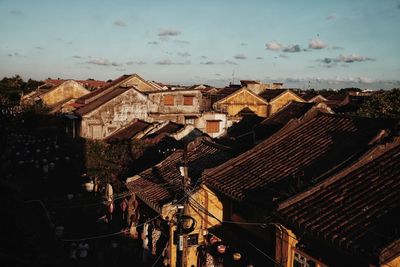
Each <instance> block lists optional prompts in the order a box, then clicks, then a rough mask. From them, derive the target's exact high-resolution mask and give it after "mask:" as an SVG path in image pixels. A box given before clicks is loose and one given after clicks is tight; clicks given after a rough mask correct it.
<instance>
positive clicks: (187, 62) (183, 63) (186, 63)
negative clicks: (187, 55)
mask: <svg viewBox="0 0 400 267" xmlns="http://www.w3.org/2000/svg"><path fill="white" fill-rule="evenodd" d="M190 63H191V62H190V61H185V62H173V61H172V60H170V59H164V60H159V61H157V62H156V64H157V65H190Z"/></svg>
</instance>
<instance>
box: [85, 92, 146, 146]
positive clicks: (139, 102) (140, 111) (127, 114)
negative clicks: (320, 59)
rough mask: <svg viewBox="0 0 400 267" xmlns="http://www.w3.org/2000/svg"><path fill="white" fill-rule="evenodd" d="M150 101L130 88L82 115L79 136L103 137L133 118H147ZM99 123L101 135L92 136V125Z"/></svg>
mask: <svg viewBox="0 0 400 267" xmlns="http://www.w3.org/2000/svg"><path fill="white" fill-rule="evenodd" d="M149 106H151V103H149V101H148V100H147V98H146V97H145V96H143V95H141V94H140V93H138V92H137V91H135V90H133V89H131V90H128V91H126V92H124V93H123V94H121V95H119V96H117V97H115V98H114V99H112V100H110V101H109V102H107V103H105V104H104V105H102V106H101V107H99V108H98V109H96V110H94V111H92V112H90V113H89V114H86V115H84V116H83V118H82V121H81V136H82V137H84V138H94V139H103V138H105V137H107V136H108V135H110V134H111V133H112V132H115V131H116V130H118V129H120V128H121V127H123V126H125V125H127V124H128V123H130V122H131V121H132V120H133V119H136V118H137V119H140V120H145V121H146V120H147V118H148V110H149ZM94 125H101V127H102V129H101V132H102V134H101V137H93V126H94Z"/></svg>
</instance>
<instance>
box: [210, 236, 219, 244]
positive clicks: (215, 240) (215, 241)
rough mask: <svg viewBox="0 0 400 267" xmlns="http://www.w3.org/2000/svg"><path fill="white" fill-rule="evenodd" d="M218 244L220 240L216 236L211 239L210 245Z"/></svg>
mask: <svg viewBox="0 0 400 267" xmlns="http://www.w3.org/2000/svg"><path fill="white" fill-rule="evenodd" d="M217 242H218V238H217V237H216V236H212V237H211V238H210V243H211V245H213V244H215V243H217Z"/></svg>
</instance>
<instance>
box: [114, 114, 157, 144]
mask: <svg viewBox="0 0 400 267" xmlns="http://www.w3.org/2000/svg"><path fill="white" fill-rule="evenodd" d="M150 125H152V124H151V123H148V122H145V121H141V120H138V119H134V120H133V121H132V122H131V123H130V124H129V125H127V126H126V127H124V128H122V129H120V130H118V131H116V132H115V133H113V134H111V135H110V136H108V137H107V138H106V141H107V142H115V141H121V140H129V139H131V138H132V137H134V136H135V135H136V134H138V133H140V132H142V131H144V130H145V129H147V128H148V127H149V126H150Z"/></svg>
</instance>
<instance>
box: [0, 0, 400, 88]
mask: <svg viewBox="0 0 400 267" xmlns="http://www.w3.org/2000/svg"><path fill="white" fill-rule="evenodd" d="M399 26H400V0H381V1H378V0H352V1H344V0H337V1H329V0H320V1H311V0H302V1H301V0H292V1H290V0H284V1H268V0H259V1H258V0H253V1H252V0H249V1H243V0H241V1H237V0H226V1H225V0H212V1H211V0H202V1H198V0H197V1H193V0H168V1H167V0H143V1H134V0H125V1H124V0H120V1H115V0H113V1H111V0H110V1H106V0H103V1H100V0H97V1H95V0H86V1H82V0H80V1H78V0H69V1H58V0H35V1H32V0H26V1H23V0H0V33H1V36H2V38H1V41H0V76H1V77H3V76H11V75H14V74H20V75H21V76H22V77H24V78H29V77H32V78H34V79H45V78H47V77H52V78H57V77H60V78H74V79H86V78H94V79H102V80H107V79H114V78H116V77H118V76H120V75H122V74H125V73H138V74H140V75H142V76H143V77H144V78H145V79H149V80H156V81H160V82H164V83H174V84H195V83H207V84H210V85H214V86H224V85H226V84H227V83H229V82H230V81H232V80H234V81H238V80H239V79H255V80H261V81H265V82H269V81H283V82H285V83H286V84H287V86H291V87H300V88H307V87H308V82H309V81H310V85H311V87H313V88H318V89H321V88H325V87H331V88H341V87H344V86H359V87H362V88H393V87H400V82H399V80H400V75H399V74H400V27H399Z"/></svg>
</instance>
